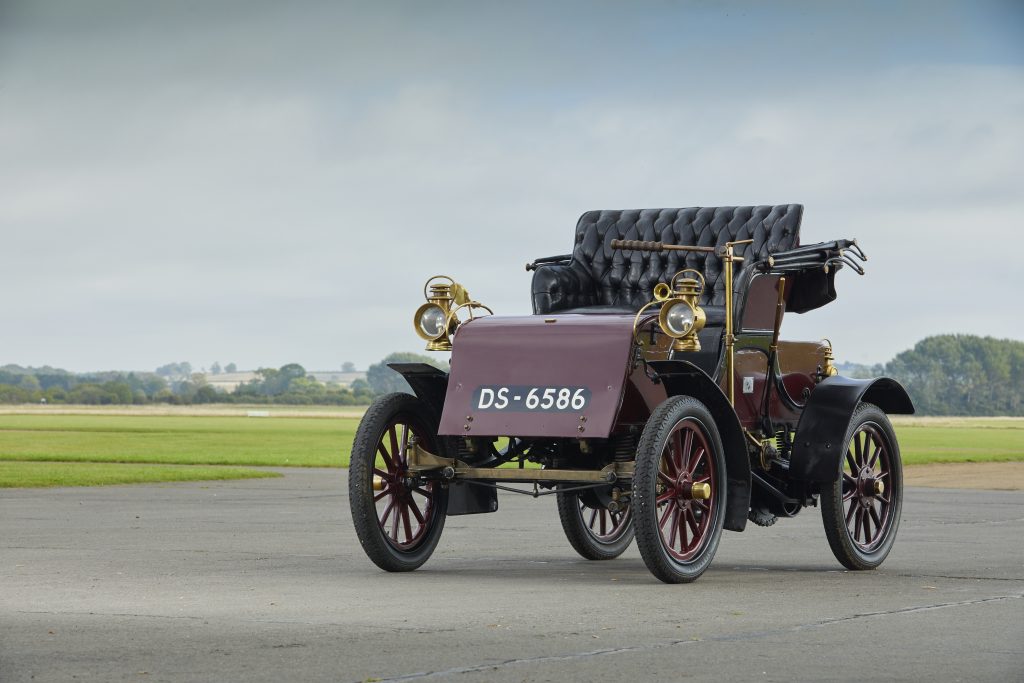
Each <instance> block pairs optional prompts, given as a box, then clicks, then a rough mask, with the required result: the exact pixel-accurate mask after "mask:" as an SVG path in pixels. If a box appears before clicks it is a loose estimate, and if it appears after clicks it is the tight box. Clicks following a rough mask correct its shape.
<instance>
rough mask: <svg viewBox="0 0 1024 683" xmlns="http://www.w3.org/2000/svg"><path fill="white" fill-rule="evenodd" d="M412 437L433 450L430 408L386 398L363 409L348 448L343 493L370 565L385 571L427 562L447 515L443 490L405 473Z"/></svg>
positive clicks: (433, 424) (398, 397)
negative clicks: (349, 449) (345, 490)
mask: <svg viewBox="0 0 1024 683" xmlns="http://www.w3.org/2000/svg"><path fill="white" fill-rule="evenodd" d="M413 436H415V437H416V439H417V440H418V442H419V443H420V444H421V445H422V446H423V447H424V448H426V449H427V450H430V451H433V452H436V444H437V424H436V420H435V419H433V417H432V413H431V411H430V409H429V408H427V406H426V405H425V404H424V403H423V401H421V400H420V399H418V398H416V397H415V396H411V395H409V394H387V395H386V396H381V397H380V398H378V399H377V400H375V401H374V402H373V404H372V405H370V407H369V409H367V411H366V414H365V415H363V419H362V421H361V422H360V423H359V428H358V429H357V430H356V437H355V441H354V442H353V444H352V461H351V464H350V465H349V470H348V477H349V478H348V493H349V506H350V507H351V509H352V521H353V523H354V524H355V528H356V535H357V536H358V537H359V543H360V544H361V545H362V546H363V550H364V551H365V552H366V554H367V556H368V557H369V558H370V559H371V560H372V561H373V563H374V564H376V565H377V566H378V567H380V568H381V569H384V570H386V571H389V572H406V571H411V570H413V569H416V568H417V567H419V566H420V565H422V564H423V563H424V562H426V561H427V559H428V558H430V555H431V554H432V553H433V552H434V548H435V547H437V542H438V540H439V539H440V537H441V530H442V529H443V528H444V520H445V515H446V514H447V511H448V491H447V489H445V488H443V486H442V485H441V483H440V482H434V481H424V480H422V479H420V478H418V477H416V476H414V475H413V474H412V473H410V472H409V456H408V449H409V442H410V439H411V438H412V437H413Z"/></svg>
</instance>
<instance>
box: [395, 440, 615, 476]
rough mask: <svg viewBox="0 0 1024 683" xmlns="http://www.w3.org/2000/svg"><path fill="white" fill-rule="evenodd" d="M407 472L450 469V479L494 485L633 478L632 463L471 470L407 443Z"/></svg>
mask: <svg viewBox="0 0 1024 683" xmlns="http://www.w3.org/2000/svg"><path fill="white" fill-rule="evenodd" d="M408 458H409V472H411V473H415V474H422V473H425V472H431V471H433V472H436V471H438V470H444V469H446V468H451V472H450V474H451V477H450V478H453V479H489V480H494V481H505V482H521V483H540V482H545V481H558V482H573V481H578V482H608V483H609V484H610V483H612V482H614V481H617V480H619V479H631V478H632V477H633V471H634V463H632V462H622V463H612V464H611V465H608V466H607V467H605V468H603V469H600V470H520V469H501V468H495V467H471V466H469V465H468V464H466V463H464V462H462V461H461V460H457V459H455V458H443V457H441V456H439V455H435V454H434V453H431V452H430V451H428V450H426V449H425V448H423V447H421V446H420V445H419V444H418V443H416V442H415V441H410V443H409V449H408Z"/></svg>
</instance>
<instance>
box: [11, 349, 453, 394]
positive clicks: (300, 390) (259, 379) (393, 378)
mask: <svg viewBox="0 0 1024 683" xmlns="http://www.w3.org/2000/svg"><path fill="white" fill-rule="evenodd" d="M391 362H426V363H435V362H436V361H435V359H433V358H428V357H426V356H422V355H417V354H412V353H393V354H391V355H390V356H388V357H387V358H385V359H384V360H382V361H381V362H380V363H377V364H374V365H372V366H370V369H369V371H368V372H367V379H366V380H362V379H357V380H355V381H354V382H353V383H352V384H351V385H350V386H342V385H340V384H324V383H322V382H318V381H317V380H316V379H314V378H313V377H311V376H310V375H309V374H307V372H306V369H305V368H303V367H302V366H301V365H299V364H297V363H289V364H287V365H284V366H282V367H280V368H260V369H259V370H257V371H256V377H255V379H253V380H251V381H249V382H246V383H243V384H240V385H239V386H237V387H236V388H235V389H234V390H233V391H224V390H222V389H218V388H216V387H214V386H212V385H211V384H209V383H208V382H207V379H206V374H205V373H196V372H193V371H192V365H191V364H190V363H188V362H181V363H168V364H166V365H162V366H160V367H159V368H157V369H156V371H154V372H128V373H125V372H102V373H88V374H75V373H71V372H68V371H67V370H61V369H58V368H52V367H49V366H46V367H41V368H24V367H20V366H17V365H7V366H4V367H3V368H0V403H8V404H10V403H15V404H17V403H57V404H64V403H67V404H84V405H127V404H146V403H169V404H194V403H283V404H291V405H301V404H306V405H368V404H369V403H370V401H372V400H373V398H374V396H377V395H379V394H384V393H388V392H391V391H409V387H408V385H407V384H406V383H405V380H403V379H402V378H401V376H400V375H398V374H397V373H395V372H394V371H392V370H391V369H390V368H388V367H387V365H386V364H387V363H391ZM214 365H215V366H217V364H216V363H215V364H214ZM219 369H220V368H219V366H218V370H219ZM224 370H225V371H226V372H236V371H237V369H236V368H235V365H234V363H231V364H228V365H227V366H225V368H224ZM342 371H343V372H355V366H354V365H353V364H352V363H345V364H344V365H343V366H342ZM218 374H219V373H218Z"/></svg>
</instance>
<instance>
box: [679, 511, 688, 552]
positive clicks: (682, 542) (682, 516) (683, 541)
mask: <svg viewBox="0 0 1024 683" xmlns="http://www.w3.org/2000/svg"><path fill="white" fill-rule="evenodd" d="M678 524H679V550H681V551H682V552H684V553H685V552H686V549H687V548H689V547H690V541H689V540H687V538H686V510H680V511H679V522H678Z"/></svg>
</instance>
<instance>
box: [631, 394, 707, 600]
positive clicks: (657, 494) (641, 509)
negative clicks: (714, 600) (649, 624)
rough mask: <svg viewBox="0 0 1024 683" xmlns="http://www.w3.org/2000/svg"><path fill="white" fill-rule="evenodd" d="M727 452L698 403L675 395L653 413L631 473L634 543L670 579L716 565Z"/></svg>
mask: <svg viewBox="0 0 1024 683" xmlns="http://www.w3.org/2000/svg"><path fill="white" fill-rule="evenodd" d="M725 481H726V477H725V451H724V449H723V448H722V439H721V437H720V436H719V434H718V428H717V427H716V426H715V422H714V420H713V419H712V417H711V414H710V413H709V412H708V409H707V408H706V407H705V406H704V404H703V403H701V402H700V401H698V400H696V399H694V398H691V397H689V396H676V397H673V398H670V399H668V400H667V401H665V402H664V403H662V404H661V405H660V406H658V408H657V409H656V410H655V411H654V413H653V414H652V415H651V417H650V419H649V420H648V421H647V426H646V427H644V431H643V434H642V435H641V437H640V443H639V445H638V447H637V454H636V472H635V474H634V478H633V499H632V505H633V524H634V525H635V526H636V545H637V548H639V550H640V555H641V556H642V557H643V558H644V563H645V564H646V565H647V568H648V569H650V570H651V573H652V574H654V575H655V576H656V577H658V578H659V579H661V580H662V581H664V582H665V583H689V582H691V581H695V580H696V579H697V578H698V577H700V575H701V574H703V573H704V571H705V570H706V569H707V568H708V565H710V564H711V560H712V558H714V556H715V551H716V550H718V542H719V539H720V538H721V536H722V526H723V525H724V523H725V496H726V489H725Z"/></svg>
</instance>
